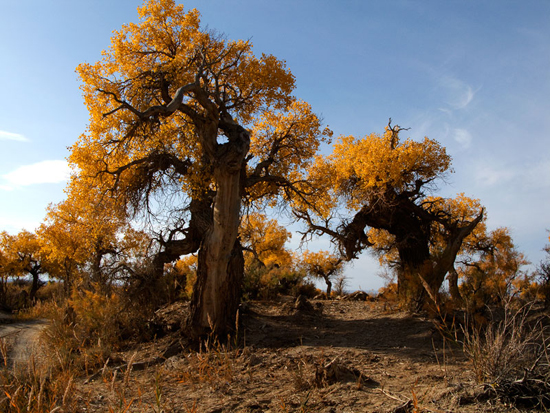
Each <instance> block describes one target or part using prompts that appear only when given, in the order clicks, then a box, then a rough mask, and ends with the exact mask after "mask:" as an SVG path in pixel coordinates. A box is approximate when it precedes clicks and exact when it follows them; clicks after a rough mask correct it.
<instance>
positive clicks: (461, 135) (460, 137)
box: [453, 128, 472, 149]
mask: <svg viewBox="0 0 550 413" xmlns="http://www.w3.org/2000/svg"><path fill="white" fill-rule="evenodd" d="M453 138H454V140H455V141H457V142H458V143H459V144H460V146H462V147H463V148H464V149H467V148H469V147H470V145H471V143H472V135H471V134H470V132H468V131H467V130H466V129H459V128H457V129H455V130H454V131H453Z"/></svg>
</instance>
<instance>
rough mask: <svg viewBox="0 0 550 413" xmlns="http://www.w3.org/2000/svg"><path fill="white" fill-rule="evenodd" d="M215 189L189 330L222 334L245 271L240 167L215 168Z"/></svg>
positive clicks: (233, 311)
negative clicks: (242, 246) (241, 239)
mask: <svg viewBox="0 0 550 413" xmlns="http://www.w3.org/2000/svg"><path fill="white" fill-rule="evenodd" d="M216 172H217V173H216V184H217V188H216V189H217V191H216V196H215V198H214V205H213V222H212V225H211V228H210V229H209V230H208V231H207V233H206V235H205V237H204V239H203V242H202V244H201V247H200V249H199V254H198V268H197V282H196V284H195V289H194V291H193V298H192V302H191V315H190V320H189V322H190V325H189V327H190V331H191V335H192V337H193V338H198V337H200V336H203V335H205V334H210V333H213V334H214V335H216V336H218V337H220V338H224V337H225V336H226V335H227V334H228V333H229V332H230V331H231V329H232V328H233V327H234V326H235V317H236V312H237V309H238V306H239V300H240V291H241V282H242V278H243V273H244V258H243V253H242V248H241V245H240V242H239V240H238V239H237V236H238V232H239V224H240V209H241V173H240V168H239V169H238V170H235V169H233V168H227V167H224V166H222V167H220V168H219V170H218V171H216Z"/></svg>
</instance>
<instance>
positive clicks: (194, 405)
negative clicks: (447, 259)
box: [71, 297, 517, 413]
mask: <svg viewBox="0 0 550 413" xmlns="http://www.w3.org/2000/svg"><path fill="white" fill-rule="evenodd" d="M296 307H297V306H296V305H295V303H294V301H293V299H291V298H290V297H289V298H286V299H284V298H283V299H280V300H277V301H273V302H251V303H246V304H245V305H243V308H242V309H241V312H240V320H239V331H238V337H237V338H236V339H232V340H231V342H230V343H229V344H228V345H220V344H218V343H215V342H207V343H205V344H204V346H203V347H202V348H201V350H200V351H199V352H196V351H189V350H185V349H184V350H183V351H179V352H178V350H180V344H179V343H181V342H184V338H182V337H181V336H180V334H179V333H178V332H177V325H178V320H180V319H181V317H182V314H183V313H184V312H185V310H186V304H185V303H176V304H173V305H172V306H170V307H167V308H164V309H162V310H161V311H159V312H158V314H157V319H156V320H155V322H156V323H158V324H159V325H163V326H164V329H165V331H166V330H168V331H169V330H173V331H172V332H170V331H169V332H168V333H166V334H165V335H164V336H163V337H161V338H158V339H155V340H153V341H152V342H149V343H142V344H139V345H136V346H133V347H132V348H128V349H127V350H126V351H123V352H119V353H117V354H113V355H112V356H111V359H110V361H112V360H114V362H112V363H111V362H110V363H106V364H105V365H104V366H103V368H96V369H95V370H94V369H90V371H88V372H87V373H86V374H82V376H81V377H78V378H76V379H75V380H74V382H73V384H72V385H73V403H74V404H73V407H72V409H74V411H78V412H109V411H111V412H157V413H160V412H166V413H168V412H209V413H214V412H327V413H328V412H413V411H417V412H420V411H423V412H455V411H460V412H481V411H487V412H489V411H494V412H497V411H498V412H501V411H517V410H514V409H512V408H507V407H506V406H504V405H502V404H498V403H496V402H495V401H492V402H488V401H480V400H479V399H475V397H474V395H476V394H481V393H482V391H481V390H482V388H481V387H480V386H479V385H477V384H476V383H475V381H474V375H473V373H472V371H471V365H470V363H469V361H468V360H467V359H466V358H465V357H464V355H463V353H462V352H461V350H460V348H458V347H456V346H453V345H452V344H451V343H450V342H449V341H446V340H443V339H442V337H441V334H440V333H439V331H438V329H437V328H435V327H434V324H433V322H432V321H430V320H428V319H425V318H422V317H412V316H409V315H406V314H404V313H400V312H396V311H394V310H392V309H389V308H387V307H385V306H384V304H383V303H380V302H369V301H336V300H334V301H312V302H311V306H309V305H308V303H307V302H306V303H305V305H303V306H301V305H299V306H298V309H297V308H296ZM71 411H73V410H71Z"/></svg>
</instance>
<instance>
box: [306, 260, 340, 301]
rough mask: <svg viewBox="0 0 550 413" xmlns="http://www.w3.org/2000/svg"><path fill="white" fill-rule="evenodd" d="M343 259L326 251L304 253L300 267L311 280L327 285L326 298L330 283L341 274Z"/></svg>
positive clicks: (329, 291) (330, 290)
mask: <svg viewBox="0 0 550 413" xmlns="http://www.w3.org/2000/svg"><path fill="white" fill-rule="evenodd" d="M344 264H345V261H344V258H343V257H341V256H338V255H336V254H331V253H330V252H328V251H316V252H314V251H305V252H304V253H303V255H302V258H301V261H300V266H301V267H302V268H303V269H304V271H305V273H306V274H307V275H309V276H310V277H313V278H319V279H321V280H323V281H324V282H325V284H326V285H327V291H326V294H327V298H330V294H331V292H332V282H333V281H334V280H335V279H336V277H338V276H339V275H341V274H342V271H343V268H344Z"/></svg>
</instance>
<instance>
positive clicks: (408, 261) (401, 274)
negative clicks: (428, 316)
mask: <svg viewBox="0 0 550 413" xmlns="http://www.w3.org/2000/svg"><path fill="white" fill-rule="evenodd" d="M398 251H399V258H400V261H401V268H400V269H399V271H398V273H397V293H398V296H399V300H400V301H401V303H402V304H403V306H404V307H405V308H406V309H407V310H409V311H412V312H418V311H420V310H421V309H422V306H423V304H424V301H425V299H426V297H427V294H426V290H425V289H424V286H423V285H422V282H421V281H420V278H419V274H422V275H423V276H424V275H425V273H426V271H427V270H428V267H429V265H430V249H429V246H428V242H427V241H426V242H420V241H418V242H416V243H414V244H413V243H411V242H410V241H409V242H407V243H402V244H401V245H400V246H399V247H398Z"/></svg>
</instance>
